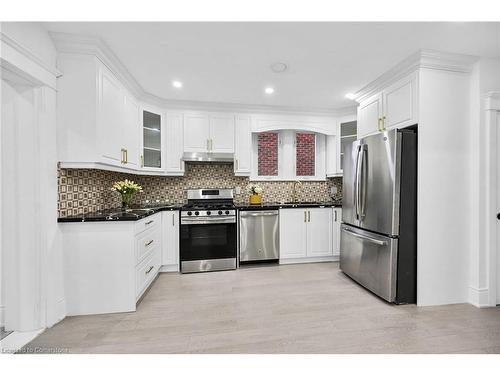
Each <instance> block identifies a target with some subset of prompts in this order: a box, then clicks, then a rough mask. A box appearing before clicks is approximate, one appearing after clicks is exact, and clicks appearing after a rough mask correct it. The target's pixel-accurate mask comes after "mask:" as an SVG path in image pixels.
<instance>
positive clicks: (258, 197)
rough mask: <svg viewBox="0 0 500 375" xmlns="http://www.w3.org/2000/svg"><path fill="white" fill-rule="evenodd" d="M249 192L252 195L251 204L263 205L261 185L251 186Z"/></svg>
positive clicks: (248, 188)
mask: <svg viewBox="0 0 500 375" xmlns="http://www.w3.org/2000/svg"><path fill="white" fill-rule="evenodd" d="M247 191H248V193H249V194H250V204H262V188H261V187H260V186H259V185H255V184H249V185H248V186H247Z"/></svg>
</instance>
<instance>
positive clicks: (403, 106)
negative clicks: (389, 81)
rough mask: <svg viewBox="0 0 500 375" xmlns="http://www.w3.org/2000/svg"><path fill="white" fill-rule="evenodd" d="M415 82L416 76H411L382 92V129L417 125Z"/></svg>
mask: <svg viewBox="0 0 500 375" xmlns="http://www.w3.org/2000/svg"><path fill="white" fill-rule="evenodd" d="M417 82H418V81H417V77H416V74H412V75H409V76H408V77H405V78H403V79H401V80H399V81H398V82H396V83H394V84H393V85H391V86H389V87H388V88H386V89H385V90H383V91H382V95H383V106H384V115H383V118H382V120H383V127H384V129H392V128H404V127H406V126H410V125H415V124H416V123H417V113H418V112H417Z"/></svg>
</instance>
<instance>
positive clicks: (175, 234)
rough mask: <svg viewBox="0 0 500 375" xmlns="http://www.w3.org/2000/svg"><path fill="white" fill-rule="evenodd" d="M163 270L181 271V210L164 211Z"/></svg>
mask: <svg viewBox="0 0 500 375" xmlns="http://www.w3.org/2000/svg"><path fill="white" fill-rule="evenodd" d="M162 228H163V241H162V244H163V249H162V268H161V271H162V272H177V271H179V211H164V212H162Z"/></svg>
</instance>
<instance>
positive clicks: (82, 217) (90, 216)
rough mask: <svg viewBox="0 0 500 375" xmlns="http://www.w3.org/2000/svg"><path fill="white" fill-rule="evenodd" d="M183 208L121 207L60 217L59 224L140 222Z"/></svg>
mask: <svg viewBox="0 0 500 375" xmlns="http://www.w3.org/2000/svg"><path fill="white" fill-rule="evenodd" d="M181 207H182V204H180V203H172V204H159V205H146V206H132V207H131V208H130V209H128V210H123V209H122V208H121V207H118V208H112V209H109V210H101V211H96V212H89V213H86V214H79V215H73V216H66V217H60V218H58V219H57V222H58V223H82V222H96V221H138V220H141V219H144V218H145V217H148V216H151V215H154V214H156V213H157V212H161V211H175V210H179V209H180V208H181Z"/></svg>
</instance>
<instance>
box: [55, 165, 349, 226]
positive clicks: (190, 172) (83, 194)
mask: <svg viewBox="0 0 500 375" xmlns="http://www.w3.org/2000/svg"><path fill="white" fill-rule="evenodd" d="M126 178H127V179H129V180H133V181H135V182H137V183H138V184H139V185H141V186H142V187H143V190H144V191H143V192H142V193H137V194H136V195H135V196H134V198H133V199H132V202H131V203H132V204H142V203H146V201H150V202H155V201H157V200H158V201H160V202H162V203H163V202H166V201H168V202H170V203H185V201H186V193H185V190H187V189H200V188H236V187H240V188H241V194H237V195H235V202H236V203H240V204H243V203H247V202H248V194H247V192H246V189H245V188H246V186H247V185H248V183H249V178H248V177H236V176H234V174H233V165H232V164H215V163H187V164H186V172H185V175H184V176H181V177H167V176H138V175H132V174H127V173H119V172H109V171H101V170H97V169H60V170H59V177H58V193H59V199H58V204H57V209H58V214H59V217H66V216H71V215H77V214H82V213H88V212H93V211H99V210H104V209H109V208H115V207H120V205H121V199H120V195H119V194H118V193H116V192H113V191H111V186H112V185H113V183H114V182H115V181H119V180H124V179H126ZM258 184H259V185H260V186H262V187H263V189H264V192H263V194H262V199H263V201H264V202H286V201H290V199H291V192H292V183H291V182H290V181H272V182H263V181H259V182H258ZM332 186H336V187H337V194H336V195H335V196H334V197H333V199H335V200H341V199H342V178H341V177H337V178H331V179H327V181H303V182H302V188H301V189H300V190H299V200H301V201H308V202H309V201H310V202H322V201H329V200H331V199H332V197H331V195H330V191H331V187H332Z"/></svg>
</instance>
